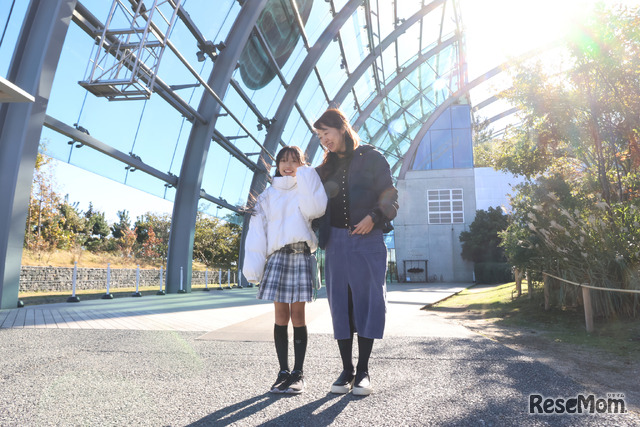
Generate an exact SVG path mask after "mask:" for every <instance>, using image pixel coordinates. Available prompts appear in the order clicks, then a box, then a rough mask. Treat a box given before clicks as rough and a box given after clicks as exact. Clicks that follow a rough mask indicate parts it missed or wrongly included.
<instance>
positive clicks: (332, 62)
mask: <svg viewBox="0 0 640 427" xmlns="http://www.w3.org/2000/svg"><path fill="white" fill-rule="evenodd" d="M341 64H342V56H341V55H340V45H339V44H338V43H333V42H332V43H329V46H327V49H326V50H325V51H324V53H323V54H322V57H321V58H320V60H319V61H318V65H317V67H318V71H319V73H320V76H321V77H320V78H321V79H322V82H323V83H324V85H325V89H326V90H327V93H328V94H329V98H331V99H333V97H334V96H335V95H336V93H337V92H338V90H339V89H340V88H341V87H342V85H343V84H344V82H345V81H346V80H347V73H346V69H345V68H341ZM314 74H315V73H314Z"/></svg>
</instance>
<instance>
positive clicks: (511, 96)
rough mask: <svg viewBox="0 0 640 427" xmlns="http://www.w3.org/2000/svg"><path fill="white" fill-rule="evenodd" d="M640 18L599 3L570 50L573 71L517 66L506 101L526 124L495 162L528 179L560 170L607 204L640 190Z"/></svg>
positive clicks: (505, 144)
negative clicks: (511, 104)
mask: <svg viewBox="0 0 640 427" xmlns="http://www.w3.org/2000/svg"><path fill="white" fill-rule="evenodd" d="M639 27H640V17H639V15H638V13H637V11H633V10H629V9H625V8H613V9H605V8H604V6H602V5H599V6H598V7H597V8H596V10H595V12H594V15H593V17H592V18H591V19H590V20H588V21H586V22H584V23H583V24H582V26H580V27H578V28H576V31H575V33H574V36H573V38H572V39H571V40H570V42H569V43H568V45H567V50H568V53H569V55H570V58H571V66H570V67H569V69H568V70H566V71H558V70H553V71H552V72H548V71H545V69H543V67H542V64H541V63H540V62H537V63H534V64H529V63H524V64H520V66H518V67H517V68H516V69H517V72H516V73H515V75H514V84H513V88H512V89H510V90H508V91H506V92H505V96H506V98H507V99H508V100H509V101H510V102H512V103H513V104H515V105H517V106H519V107H520V110H521V112H522V114H521V117H522V119H523V124H522V126H519V127H514V128H511V129H510V130H509V132H508V134H507V138H505V139H504V140H503V142H502V143H499V144H497V147H496V150H495V156H494V159H493V165H494V167H496V168H497V169H502V170H508V171H510V172H512V173H514V174H518V175H524V176H526V177H528V178H533V177H536V176H538V175H540V174H544V173H548V172H551V173H555V172H557V173H559V174H561V175H563V176H565V178H566V179H567V180H569V181H570V182H572V184H573V185H575V186H576V188H578V189H580V190H581V191H583V192H585V193H596V192H597V193H600V194H602V197H603V198H604V200H605V202H607V203H611V202H616V201H624V200H628V198H629V197H630V196H631V195H633V194H636V193H637V192H638V189H639V186H638V184H639V182H638V178H637V174H638V167H639V166H640V149H639V148H638V144H639V142H640V139H639V135H640V116H639V115H638V111H640V30H639V29H638V28H639Z"/></svg>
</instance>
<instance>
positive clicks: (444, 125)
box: [431, 109, 451, 129]
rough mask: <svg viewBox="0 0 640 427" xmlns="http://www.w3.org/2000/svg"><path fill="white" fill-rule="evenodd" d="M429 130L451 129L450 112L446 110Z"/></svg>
mask: <svg viewBox="0 0 640 427" xmlns="http://www.w3.org/2000/svg"><path fill="white" fill-rule="evenodd" d="M431 129H451V111H450V110H449V109H447V110H446V111H443V112H442V114H440V117H438V118H437V119H436V121H435V122H433V124H432V125H431Z"/></svg>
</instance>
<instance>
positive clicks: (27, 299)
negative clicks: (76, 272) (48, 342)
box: [18, 283, 227, 306]
mask: <svg viewBox="0 0 640 427" xmlns="http://www.w3.org/2000/svg"><path fill="white" fill-rule="evenodd" d="M224 286H227V285H226V283H225V284H224ZM209 289H211V290H217V289H219V285H217V284H215V285H214V284H212V285H210V286H209ZM135 291H136V288H135V286H133V287H130V288H115V289H110V292H109V293H110V294H111V295H113V298H114V299H115V298H131V295H133V293H134V292H135ZM138 291H139V292H140V293H141V294H142V296H145V295H155V294H156V292H158V286H144V287H143V286H140V287H138ZM191 291H192V292H199V291H204V285H192V286H191ZM105 292H106V290H105V289H100V290H96V289H83V290H77V291H76V296H77V297H78V298H80V301H89V300H95V299H101V298H102V296H103V295H104V294H105ZM70 296H71V292H70V291H41V292H21V293H20V295H18V298H19V299H20V300H21V301H22V302H23V303H24V305H25V306H27V305H40V304H56V303H60V302H67V298H69V297H70Z"/></svg>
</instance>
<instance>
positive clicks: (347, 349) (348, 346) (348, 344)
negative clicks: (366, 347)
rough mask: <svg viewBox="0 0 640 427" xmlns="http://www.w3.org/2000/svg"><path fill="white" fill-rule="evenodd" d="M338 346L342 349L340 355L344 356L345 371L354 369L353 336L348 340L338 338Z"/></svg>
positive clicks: (343, 366) (343, 365) (343, 367)
mask: <svg viewBox="0 0 640 427" xmlns="http://www.w3.org/2000/svg"><path fill="white" fill-rule="evenodd" d="M338 348H339V349H340V357H341V358H342V369H344V370H345V371H349V372H352V371H353V353H352V352H353V336H351V338H348V339H346V340H338Z"/></svg>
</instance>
